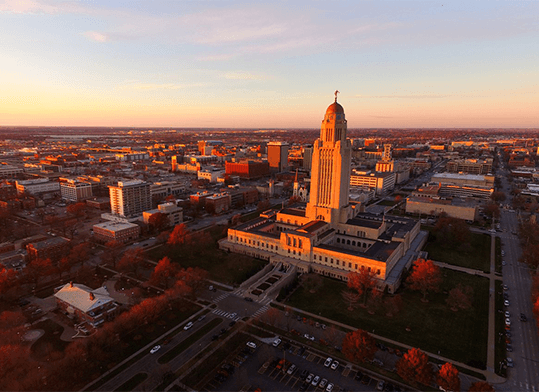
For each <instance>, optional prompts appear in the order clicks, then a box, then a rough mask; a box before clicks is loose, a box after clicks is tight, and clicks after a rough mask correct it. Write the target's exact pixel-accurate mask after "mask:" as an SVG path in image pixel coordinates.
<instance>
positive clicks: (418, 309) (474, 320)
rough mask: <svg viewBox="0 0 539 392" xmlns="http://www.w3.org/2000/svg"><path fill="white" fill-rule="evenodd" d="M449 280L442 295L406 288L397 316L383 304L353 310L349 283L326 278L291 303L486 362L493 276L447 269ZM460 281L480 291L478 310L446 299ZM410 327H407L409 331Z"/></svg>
mask: <svg viewBox="0 0 539 392" xmlns="http://www.w3.org/2000/svg"><path fill="white" fill-rule="evenodd" d="M442 271H443V274H444V282H443V284H442V287H441V289H442V291H441V292H440V293H431V294H429V295H428V299H429V302H428V303H424V302H421V294H420V293H418V292H413V291H410V290H406V289H405V290H401V291H402V299H403V306H402V309H401V311H400V313H398V314H397V316H395V317H391V318H390V317H387V316H385V311H384V310H383V307H381V309H380V310H379V311H377V312H376V313H375V314H374V315H371V314H369V313H368V312H367V310H366V309H363V308H361V307H358V308H357V309H355V310H354V311H352V312H350V311H348V310H347V306H346V305H345V303H344V301H343V299H342V297H341V292H342V291H343V290H344V289H345V288H346V285H345V284H344V283H343V282H340V281H337V280H333V279H330V278H323V286H322V287H321V288H320V289H318V290H317V291H316V293H314V294H311V293H309V292H308V291H307V290H304V289H303V288H302V287H300V288H299V289H298V290H297V291H296V292H295V293H294V294H293V295H292V296H291V297H290V299H289V300H288V301H287V302H286V305H290V306H293V307H297V308H300V309H303V310H306V311H309V312H311V313H314V314H320V315H321V316H324V317H327V318H330V319H333V320H336V321H340V322H343V323H345V324H348V325H351V326H353V327H357V328H361V329H364V330H366V331H369V332H374V333H376V334H378V335H381V336H384V337H387V338H389V339H394V340H396V341H399V342H402V343H405V344H408V345H410V346H413V347H418V348H420V349H423V350H426V351H429V352H433V353H437V352H438V351H440V354H441V355H443V356H445V357H448V358H451V359H454V360H457V361H460V362H463V363H468V364H471V365H472V366H476V367H477V366H481V364H483V365H484V364H485V363H486V355H487V334H488V299H489V293H488V287H489V286H488V284H489V282H488V279H486V278H482V277H478V276H475V275H470V274H465V273H461V272H458V271H454V270H449V269H445V268H444V269H442ZM458 283H461V284H463V285H470V286H472V287H473V289H474V301H473V308H472V309H470V310H465V311H462V310H461V311H458V312H453V311H451V310H450V309H449V307H448V306H447V304H446V303H445V300H446V298H447V294H444V292H447V291H449V290H451V289H452V288H454V287H455V286H456V285H457V284H458ZM407 328H408V329H409V330H410V331H409V332H408V331H406V329H407Z"/></svg>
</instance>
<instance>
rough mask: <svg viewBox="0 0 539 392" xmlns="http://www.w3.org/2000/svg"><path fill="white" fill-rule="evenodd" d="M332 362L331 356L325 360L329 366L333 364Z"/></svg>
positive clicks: (325, 364) (326, 365)
mask: <svg viewBox="0 0 539 392" xmlns="http://www.w3.org/2000/svg"><path fill="white" fill-rule="evenodd" d="M331 362H333V359H332V358H331V357H328V358H327V359H326V361H325V362H324V366H325V367H329V366H330V365H331Z"/></svg>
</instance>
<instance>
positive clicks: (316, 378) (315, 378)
mask: <svg viewBox="0 0 539 392" xmlns="http://www.w3.org/2000/svg"><path fill="white" fill-rule="evenodd" d="M319 382H320V376H314V378H313V380H312V381H311V385H312V386H313V387H316V386H317V385H318V383H319Z"/></svg>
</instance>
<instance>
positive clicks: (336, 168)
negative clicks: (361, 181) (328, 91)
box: [306, 91, 352, 224]
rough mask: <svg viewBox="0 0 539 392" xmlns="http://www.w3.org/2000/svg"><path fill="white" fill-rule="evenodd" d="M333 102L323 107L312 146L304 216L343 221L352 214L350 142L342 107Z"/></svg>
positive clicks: (335, 221)
mask: <svg viewBox="0 0 539 392" xmlns="http://www.w3.org/2000/svg"><path fill="white" fill-rule="evenodd" d="M337 93H338V91H335V102H333V103H332V104H331V105H329V107H328V108H327V110H326V115H325V116H324V120H322V126H321V129H320V138H319V139H316V141H315V142H314V147H313V158H312V173H311V196H310V201H309V203H308V204H307V211H306V216H307V217H308V218H309V219H311V220H322V221H325V222H328V223H330V224H331V223H339V222H346V221H347V220H348V219H349V218H351V217H352V211H351V208H350V206H349V193H350V192H349V190H350V160H351V154H352V146H351V143H350V140H349V139H347V138H346V130H347V125H346V117H345V115H344V109H343V107H342V106H341V105H340V104H339V103H338V102H337Z"/></svg>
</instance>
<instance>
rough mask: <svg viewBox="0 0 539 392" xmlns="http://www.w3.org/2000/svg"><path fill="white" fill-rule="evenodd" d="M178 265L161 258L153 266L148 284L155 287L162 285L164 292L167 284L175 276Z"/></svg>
mask: <svg viewBox="0 0 539 392" xmlns="http://www.w3.org/2000/svg"><path fill="white" fill-rule="evenodd" d="M177 270H178V265H177V264H175V263H172V262H171V261H170V258H168V256H165V257H163V258H162V259H161V260H159V262H158V263H157V265H156V266H155V268H154V270H153V272H152V275H151V276H150V280H149V283H150V284H152V285H154V286H157V285H163V286H164V287H165V290H166V289H168V282H169V280H170V278H172V277H173V276H175V275H176V273H177Z"/></svg>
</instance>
